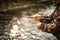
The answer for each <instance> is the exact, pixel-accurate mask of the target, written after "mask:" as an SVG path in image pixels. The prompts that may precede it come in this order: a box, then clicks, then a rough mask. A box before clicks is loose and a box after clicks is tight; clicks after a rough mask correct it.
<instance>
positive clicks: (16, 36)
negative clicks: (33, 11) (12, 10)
mask: <svg viewBox="0 0 60 40" xmlns="http://www.w3.org/2000/svg"><path fill="white" fill-rule="evenodd" d="M48 10H49V11H48ZM47 11H48V12H47ZM52 11H53V9H47V10H46V11H45V12H46V13H50V12H52ZM45 12H44V13H45ZM23 13H24V12H23ZM38 14H40V11H39V12H38ZM37 23H39V21H36V20H34V19H33V18H30V16H29V15H26V16H25V15H23V16H22V17H13V19H12V20H11V21H10V23H9V24H8V25H5V26H6V28H5V29H4V34H3V35H2V36H0V40H57V39H56V37H55V36H53V35H52V34H51V33H45V32H42V31H40V30H37V28H36V24H37Z"/></svg>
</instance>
